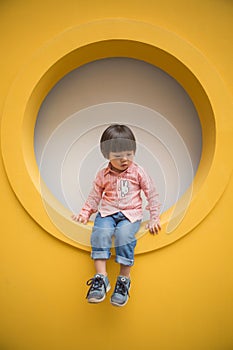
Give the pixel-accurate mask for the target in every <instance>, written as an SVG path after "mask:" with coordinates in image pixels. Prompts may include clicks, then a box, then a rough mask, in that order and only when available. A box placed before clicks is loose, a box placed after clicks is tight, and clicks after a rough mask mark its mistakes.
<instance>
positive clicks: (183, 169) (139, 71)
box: [34, 58, 202, 220]
mask: <svg viewBox="0 0 233 350" xmlns="http://www.w3.org/2000/svg"><path fill="white" fill-rule="evenodd" d="M112 123H121V124H126V125H128V126H130V128H131V129H132V130H133V132H134V134H135V136H136V140H137V151H136V157H135V161H136V162H137V163H138V164H140V165H141V166H142V167H144V168H145V170H146V171H147V172H148V173H149V174H150V176H151V177H152V178H153V179H154V181H155V184H156V187H157V190H158V192H159V195H160V201H161V203H162V212H163V211H165V210H167V209H168V208H170V207H171V206H172V205H174V204H175V203H176V202H177V200H178V199H179V198H180V197H181V195H182V194H183V193H184V192H185V191H186V190H187V188H189V186H190V184H191V183H192V180H193V177H194V175H195V173H196V170H197V168H198V164H199V162H200V157H201V150H202V133H201V125H200V121H199V118H198V115H197V112H196V110H195V107H194V105H193V103H192V101H191V99H190V97H189V96H188V95H187V93H186V92H185V90H184V89H183V88H182V87H181V86H180V85H179V84H178V83H177V81H175V80H174V79H173V78H172V77H171V76H169V75H168V74H167V73H165V72H164V71H162V70H160V69H159V68H156V67H154V66H152V65H150V64H147V63H145V62H142V61H139V60H135V59H128V58H109V59H103V60H99V61H95V62H92V63H89V64H86V65H84V66H82V67H80V68H78V69H76V70H74V71H72V72H71V73H69V74H67V75H66V76H65V77H64V78H63V79H61V80H60V81H59V82H58V83H57V84H56V86H55V87H54V88H53V89H52V90H51V91H50V93H49V94H48V96H47V97H46V99H45V100H44V102H43V104H42V106H41V108H40V111H39V113H38V118H37V122H36V126H35V135H34V142H35V145H34V147H35V155H36V159H37V163H38V166H39V168H40V174H41V176H42V178H43V181H44V182H45V184H46V186H47V187H48V188H49V190H50V191H51V192H52V194H53V195H54V196H55V197H56V198H57V199H58V200H59V201H60V202H61V203H62V204H63V205H64V206H65V207H66V208H68V209H70V210H71V211H72V212H74V213H77V212H79V210H80V209H81V207H82V205H83V204H84V201H85V199H86V197H87V195H88V193H89V191H90V189H91V187H92V182H93V180H94V177H95V174H96V173H97V171H98V170H99V169H100V168H101V167H103V166H105V165H107V161H106V160H105V159H104V158H103V156H102V154H101V152H100V150H99V140H100V137H101V134H102V132H103V131H104V129H105V128H106V127H107V126H108V125H110V124H112ZM142 197H143V201H144V206H145V205H146V201H145V198H144V196H143V195H142ZM93 218H94V216H93V217H92V219H93ZM146 219H148V212H147V211H145V210H144V220H146Z"/></svg>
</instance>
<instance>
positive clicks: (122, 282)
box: [111, 276, 130, 306]
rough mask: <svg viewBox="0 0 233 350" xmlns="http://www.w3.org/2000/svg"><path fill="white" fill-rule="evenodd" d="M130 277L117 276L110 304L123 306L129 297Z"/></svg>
mask: <svg viewBox="0 0 233 350" xmlns="http://www.w3.org/2000/svg"><path fill="white" fill-rule="evenodd" d="M129 290H130V279H129V278H127V277H124V276H118V278H117V281H116V285H115V289H114V292H113V294H112V296H111V304H112V305H114V306H124V305H125V304H126V303H127V301H128V299H129Z"/></svg>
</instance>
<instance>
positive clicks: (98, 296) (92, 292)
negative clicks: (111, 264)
mask: <svg viewBox="0 0 233 350" xmlns="http://www.w3.org/2000/svg"><path fill="white" fill-rule="evenodd" d="M87 285H88V286H90V288H89V290H88V292H87V296H86V298H87V301H88V302H89V303H100V302H101V301H103V300H104V299H105V297H106V293H107V292H108V291H109V289H110V288H111V287H110V283H109V280H108V277H107V276H105V275H102V274H100V273H98V274H96V275H95V276H94V277H93V278H91V279H89V280H88V281H87Z"/></svg>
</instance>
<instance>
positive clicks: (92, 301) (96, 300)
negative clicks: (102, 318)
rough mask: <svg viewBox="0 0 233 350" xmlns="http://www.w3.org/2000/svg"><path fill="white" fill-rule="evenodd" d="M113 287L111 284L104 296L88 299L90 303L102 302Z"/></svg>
mask: <svg viewBox="0 0 233 350" xmlns="http://www.w3.org/2000/svg"><path fill="white" fill-rule="evenodd" d="M110 289H111V286H110V284H109V285H108V286H107V288H106V293H105V294H104V296H103V298H101V299H96V298H90V299H88V300H87V301H88V303H90V304H98V303H101V301H103V300H104V299H105V298H106V294H107V293H108V292H109V290H110Z"/></svg>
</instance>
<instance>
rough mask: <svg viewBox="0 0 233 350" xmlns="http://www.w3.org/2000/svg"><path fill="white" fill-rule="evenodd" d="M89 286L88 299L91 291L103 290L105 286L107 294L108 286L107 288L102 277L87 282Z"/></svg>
mask: <svg viewBox="0 0 233 350" xmlns="http://www.w3.org/2000/svg"><path fill="white" fill-rule="evenodd" d="M87 285H88V286H90V288H89V290H88V292H87V296H86V298H87V297H88V295H89V294H90V292H91V291H93V290H101V288H102V286H103V285H104V290H105V293H106V286H105V283H104V280H103V278H102V277H100V276H96V277H93V278H90V279H89V280H88V281H87Z"/></svg>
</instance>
